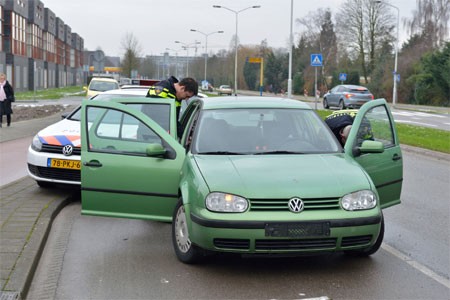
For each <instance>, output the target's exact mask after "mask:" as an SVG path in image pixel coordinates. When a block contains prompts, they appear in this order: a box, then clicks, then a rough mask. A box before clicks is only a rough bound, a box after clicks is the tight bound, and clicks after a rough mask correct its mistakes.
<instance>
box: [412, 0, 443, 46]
mask: <svg viewBox="0 0 450 300" xmlns="http://www.w3.org/2000/svg"><path fill="white" fill-rule="evenodd" d="M416 3H417V9H416V10H415V11H414V12H413V17H412V18H411V19H410V20H408V19H406V20H404V25H405V26H406V27H407V28H408V31H409V33H410V34H411V35H412V34H420V35H427V36H430V37H431V39H432V46H433V48H434V49H436V48H439V47H441V46H443V45H444V44H445V42H446V41H448V40H449V18H450V0H417V2H416Z"/></svg>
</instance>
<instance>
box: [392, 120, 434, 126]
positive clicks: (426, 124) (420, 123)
mask: <svg viewBox="0 0 450 300" xmlns="http://www.w3.org/2000/svg"><path fill="white" fill-rule="evenodd" d="M395 122H396V123H408V124H418V125H422V126H430V127H438V126H437V125H433V124H428V123H422V122H416V121H408V120H395Z"/></svg>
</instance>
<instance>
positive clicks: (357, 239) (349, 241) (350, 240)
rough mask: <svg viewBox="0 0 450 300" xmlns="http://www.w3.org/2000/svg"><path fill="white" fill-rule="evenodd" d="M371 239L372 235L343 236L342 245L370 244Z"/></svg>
mask: <svg viewBox="0 0 450 300" xmlns="http://www.w3.org/2000/svg"><path fill="white" fill-rule="evenodd" d="M371 240H372V236H371V235H362V236H347V237H343V238H342V242H341V246H342V247H352V246H361V245H365V244H369V243H370V241H371Z"/></svg>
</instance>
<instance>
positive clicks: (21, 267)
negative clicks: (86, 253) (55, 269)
mask: <svg viewBox="0 0 450 300" xmlns="http://www.w3.org/2000/svg"><path fill="white" fill-rule="evenodd" d="M71 201H72V197H71V196H69V197H67V198H65V199H63V200H61V201H59V200H55V201H53V202H52V203H51V204H50V206H49V207H48V208H47V209H46V210H45V211H44V213H43V214H42V216H41V217H39V220H38V222H37V223H36V225H35V227H34V229H33V234H32V235H31V238H30V240H29V241H28V244H27V247H26V248H25V249H24V251H23V252H22V256H21V257H20V258H19V260H18V261H17V264H16V268H15V270H17V271H15V272H14V274H13V276H11V278H10V282H17V289H16V290H18V291H19V298H18V299H26V296H27V294H28V291H29V289H30V286H31V282H32V281H33V277H34V274H35V272H36V269H37V266H38V264H39V260H40V258H41V256H42V252H43V251H44V248H45V244H46V243H47V239H48V235H49V233H50V230H51V227H52V224H53V220H54V219H55V218H56V216H57V215H58V213H59V212H60V211H61V210H62V209H63V208H64V207H65V206H66V205H67V204H69V203H70V202H71ZM30 262H31V263H30ZM16 274H17V275H16ZM8 286H9V283H8Z"/></svg>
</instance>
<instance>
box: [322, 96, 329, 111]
mask: <svg viewBox="0 0 450 300" xmlns="http://www.w3.org/2000/svg"><path fill="white" fill-rule="evenodd" d="M323 108H326V109H329V108H330V105H328V100H327V98H323Z"/></svg>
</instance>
